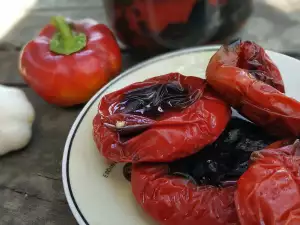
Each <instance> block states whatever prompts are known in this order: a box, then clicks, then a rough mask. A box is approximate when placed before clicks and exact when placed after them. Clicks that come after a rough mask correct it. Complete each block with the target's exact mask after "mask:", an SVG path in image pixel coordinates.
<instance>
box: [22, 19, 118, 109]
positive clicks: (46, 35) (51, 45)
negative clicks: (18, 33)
mask: <svg viewBox="0 0 300 225" xmlns="http://www.w3.org/2000/svg"><path fill="white" fill-rule="evenodd" d="M19 70H20V73H21V75H22V77H23V78H24V80H25V81H26V82H27V83H28V85H29V86H30V87H31V88H32V89H33V90H35V91H36V93H37V94H38V95H40V96H41V97H42V98H43V99H44V100H46V101H47V102H49V103H52V104H56V105H59V106H72V105H76V104H81V103H85V102H86V101H88V100H89V99H90V97H91V96H92V95H94V94H95V92H97V90H99V89H100V88H101V87H102V86H103V85H105V84H106V83H107V82H108V81H109V80H110V79H111V78H113V77H114V76H116V75H117V74H118V73H119V72H120V70H121V53H120V49H119V46H118V44H117V42H116V39H115V37H114V36H113V34H112V32H111V31H110V30H109V29H108V28H107V27H106V26H105V25H103V24H98V23H97V22H96V21H94V20H91V19H84V20H80V21H69V22H67V21H66V20H65V19H64V18H63V17H60V16H57V17H54V18H53V21H52V24H48V25H46V26H45V27H44V28H43V29H42V30H41V32H40V33H39V35H38V36H37V37H36V38H35V39H33V40H31V41H30V42H29V43H27V44H26V45H25V47H24V48H23V50H22V52H21V54H20V61H19Z"/></svg>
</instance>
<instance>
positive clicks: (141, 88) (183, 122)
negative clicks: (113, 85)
mask: <svg viewBox="0 0 300 225" xmlns="http://www.w3.org/2000/svg"><path fill="white" fill-rule="evenodd" d="M230 116H231V110H230V107H228V105H227V104H226V103H225V102H224V101H222V100H220V98H219V97H218V96H217V95H216V94H215V92H214V91H213V90H212V89H211V88H210V87H209V86H208V85H207V83H206V81H205V80H203V79H201V78H197V77H192V76H183V75H181V74H179V73H170V74H166V75H162V76H157V77H153V78H150V79H147V80H145V81H143V82H137V83H134V84H131V85H129V86H127V87H124V88H122V89H120V90H118V91H115V92H112V93H109V94H107V95H105V96H104V97H103V98H102V99H101V102H100V104H99V110H98V114H97V115H96V116H95V118H94V121H93V127H94V140H95V142H96V144H97V147H98V149H99V151H100V152H101V154H102V155H103V156H105V157H106V158H108V159H109V160H112V161H116V162H150V161H151V162H166V161H172V160H174V159H178V158H182V157H185V156H188V155H191V154H193V153H195V152H197V151H199V150H200V149H201V148H202V147H204V146H206V145H207V144H210V143H212V142H213V141H215V140H216V139H217V138H218V136H219V135H220V134H221V133H222V131H223V130H224V129H225V126H226V125H227V122H228V121H229V119H230Z"/></svg>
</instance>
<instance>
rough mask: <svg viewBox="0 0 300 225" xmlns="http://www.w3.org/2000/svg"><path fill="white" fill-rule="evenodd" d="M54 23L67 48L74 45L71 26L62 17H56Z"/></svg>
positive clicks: (53, 19)
mask: <svg viewBox="0 0 300 225" xmlns="http://www.w3.org/2000/svg"><path fill="white" fill-rule="evenodd" d="M52 23H53V25H54V26H55V27H56V29H57V30H58V32H59V33H60V35H61V38H62V41H63V44H64V46H65V48H70V46H72V45H73V44H74V37H73V34H72V30H71V28H70V26H69V24H68V23H67V22H66V20H65V18H64V17H62V16H54V17H53V18H52Z"/></svg>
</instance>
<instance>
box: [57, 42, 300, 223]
mask: <svg viewBox="0 0 300 225" xmlns="http://www.w3.org/2000/svg"><path fill="white" fill-rule="evenodd" d="M220 47H221V45H207V46H199V47H191V48H186V49H182V50H176V51H172V52H168V53H165V54H161V55H158V56H155V57H153V58H150V59H147V60H145V61H142V62H140V63H138V64H136V65H134V66H132V67H130V68H128V69H126V70H125V71H123V72H122V73H120V74H119V75H118V76H117V77H115V78H114V79H113V80H111V81H110V82H108V83H107V84H106V85H105V86H103V87H102V88H101V89H100V90H98V91H97V92H96V93H95V94H94V95H93V97H91V99H90V100H89V101H88V102H87V103H86V104H85V106H84V107H83V108H82V110H81V111H80V113H79V114H78V116H77V117H76V119H75V120H74V122H73V124H72V126H71V128H70V130H69V133H68V136H67V139H66V142H65V146H64V151H63V158H62V181H63V189H64V193H65V196H66V199H67V202H68V205H69V208H70V209H71V212H72V214H73V216H74V217H75V219H76V221H77V222H78V224H79V225H91V224H90V223H89V222H88V221H87V219H86V218H85V216H84V214H83V212H82V211H81V210H80V207H79V205H78V204H77V202H76V199H75V196H74V194H73V191H72V187H71V183H70V176H69V161H70V152H71V151H70V150H71V149H72V144H73V140H74V137H75V134H76V132H77V130H78V128H79V126H80V124H81V122H82V120H83V118H84V117H85V115H86V113H87V112H88V111H89V109H90V108H91V106H92V105H93V104H94V103H95V101H96V100H97V99H98V98H99V96H100V95H101V94H102V93H103V92H105V91H106V90H107V88H109V87H110V86H111V85H113V84H114V83H116V82H117V81H118V80H120V79H122V78H123V77H126V76H127V75H129V74H131V73H132V72H134V71H136V70H138V69H141V68H143V67H145V66H147V65H149V64H152V63H155V62H157V61H159V60H162V59H167V58H172V57H175V56H179V55H184V54H189V53H193V52H199V53H200V52H207V51H217V50H218V49H219V48H220ZM267 51H268V52H272V53H275V54H276V53H277V54H280V55H283V56H286V57H288V58H291V59H294V60H296V61H299V60H297V59H295V58H293V57H290V56H287V55H284V54H282V53H278V52H275V51H270V50H267Z"/></svg>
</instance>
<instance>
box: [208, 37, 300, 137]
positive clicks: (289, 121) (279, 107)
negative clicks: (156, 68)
mask: <svg viewBox="0 0 300 225" xmlns="http://www.w3.org/2000/svg"><path fill="white" fill-rule="evenodd" d="M206 78H207V82H208V83H209V84H210V85H211V86H212V87H213V88H214V89H215V90H216V91H217V92H219V94H220V95H221V96H222V97H223V99H224V100H225V101H226V102H228V103H229V104H230V105H231V106H233V107H234V108H235V109H236V110H237V111H239V113H241V114H242V115H243V116H245V117H246V118H248V119H249V120H251V121H252V122H254V123H255V124H257V125H259V126H262V127H263V128H265V129H266V130H268V131H269V132H270V133H272V134H275V135H277V136H280V137H290V136H292V137H295V136H298V135H300V117H299V112H300V103H299V102H298V101H296V100H294V99H292V98H289V97H287V96H286V95H284V85H283V81H282V78H281V75H280V73H279V70H278V69H277V67H276V66H275V64H274V63H273V62H272V61H271V60H270V58H269V57H268V56H267V55H266V53H265V51H264V50H263V49H262V48H261V47H259V46H258V45H256V44H255V43H252V42H248V41H246V42H240V41H238V42H236V43H233V44H232V45H229V46H222V47H221V48H220V49H219V50H218V51H217V52H216V54H215V55H214V56H213V57H212V58H211V60H210V62H209V65H208V67H207V71H206Z"/></svg>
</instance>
